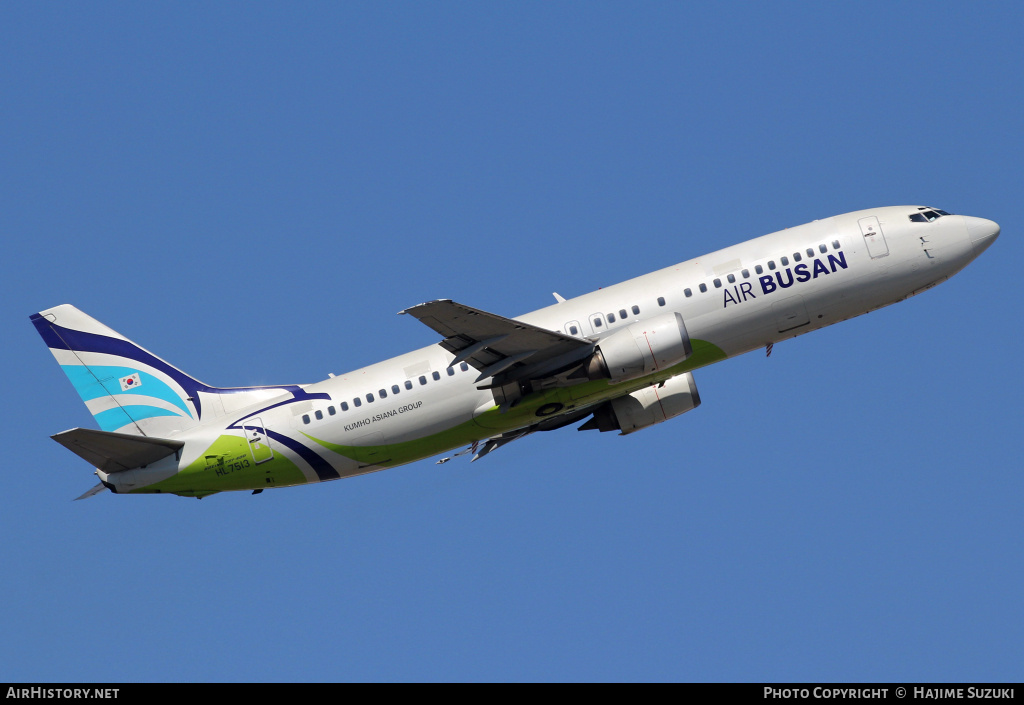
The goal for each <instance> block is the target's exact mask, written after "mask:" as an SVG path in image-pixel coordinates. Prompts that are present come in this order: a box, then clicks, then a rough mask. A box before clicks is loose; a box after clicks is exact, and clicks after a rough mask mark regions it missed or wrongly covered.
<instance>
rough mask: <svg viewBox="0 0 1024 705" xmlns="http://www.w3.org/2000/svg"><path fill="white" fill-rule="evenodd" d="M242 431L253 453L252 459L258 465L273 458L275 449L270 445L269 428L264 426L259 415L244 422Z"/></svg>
mask: <svg viewBox="0 0 1024 705" xmlns="http://www.w3.org/2000/svg"><path fill="white" fill-rule="evenodd" d="M242 433H243V434H245V440H246V442H247V443H248V444H249V452H250V453H252V461H253V462H254V463H255V464H256V465H259V464H260V463H265V462H267V461H268V460H273V458H274V449H273V448H271V447H270V439H269V438H268V437H267V430H266V429H265V428H264V427H263V421H261V420H260V418H259V417H256V418H252V419H249V420H248V421H246V422H245V423H244V424H242Z"/></svg>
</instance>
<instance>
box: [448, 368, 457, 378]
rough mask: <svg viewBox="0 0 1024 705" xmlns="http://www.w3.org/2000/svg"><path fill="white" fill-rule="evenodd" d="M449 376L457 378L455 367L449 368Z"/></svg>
mask: <svg viewBox="0 0 1024 705" xmlns="http://www.w3.org/2000/svg"><path fill="white" fill-rule="evenodd" d="M448 376H449V377H454V376H455V368H454V367H449V368H448Z"/></svg>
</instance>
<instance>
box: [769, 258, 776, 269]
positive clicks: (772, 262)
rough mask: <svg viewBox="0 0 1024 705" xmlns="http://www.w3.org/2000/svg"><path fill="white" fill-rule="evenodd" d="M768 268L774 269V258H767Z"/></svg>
mask: <svg viewBox="0 0 1024 705" xmlns="http://www.w3.org/2000/svg"><path fill="white" fill-rule="evenodd" d="M768 269H775V260H773V259H770V260H768Z"/></svg>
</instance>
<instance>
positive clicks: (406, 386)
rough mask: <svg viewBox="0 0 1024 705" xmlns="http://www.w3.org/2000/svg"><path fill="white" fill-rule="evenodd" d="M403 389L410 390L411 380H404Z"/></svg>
mask: <svg viewBox="0 0 1024 705" xmlns="http://www.w3.org/2000/svg"><path fill="white" fill-rule="evenodd" d="M405 388H406V389H412V380H411V379H407V380H405Z"/></svg>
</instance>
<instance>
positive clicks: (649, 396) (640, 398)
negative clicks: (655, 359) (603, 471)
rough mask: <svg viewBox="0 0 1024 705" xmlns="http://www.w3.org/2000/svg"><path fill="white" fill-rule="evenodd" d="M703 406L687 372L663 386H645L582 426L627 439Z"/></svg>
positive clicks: (617, 401) (605, 408) (608, 405)
mask: <svg viewBox="0 0 1024 705" xmlns="http://www.w3.org/2000/svg"><path fill="white" fill-rule="evenodd" d="M698 406H700V394H698V393H697V385H696V384H695V383H694V381H693V375H691V374H690V373H689V372H684V373H683V374H681V375H676V376H675V377H671V378H670V379H668V380H666V381H665V382H664V383H663V384H661V385H657V384H655V385H653V386H650V387H645V388H644V389H641V390H639V391H636V392H633V393H632V394H627V395H626V396H623V397H619V398H617V399H612V400H611V401H610V402H608V403H607V404H605V405H604V406H602V407H601V408H600V409H598V410H597V411H596V412H594V418H593V419H591V420H590V421H588V422H587V423H585V424H583V425H582V426H580V429H579V430H581V431H585V430H588V429H594V428H596V429H597V430H599V431H601V432H602V433H603V432H605V431H621V432H622V435H623V436H625V435H627V434H629V433H633V432H634V431H639V430H640V429H642V428H647V427H648V426H653V425H654V424H656V423H661V422H662V421H668V420H669V419H671V418H675V417H676V416H679V415H680V414H684V413H686V412H687V411H689V410H690V409H696V408H697V407H698Z"/></svg>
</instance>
